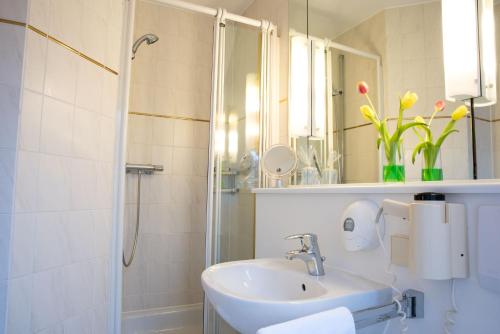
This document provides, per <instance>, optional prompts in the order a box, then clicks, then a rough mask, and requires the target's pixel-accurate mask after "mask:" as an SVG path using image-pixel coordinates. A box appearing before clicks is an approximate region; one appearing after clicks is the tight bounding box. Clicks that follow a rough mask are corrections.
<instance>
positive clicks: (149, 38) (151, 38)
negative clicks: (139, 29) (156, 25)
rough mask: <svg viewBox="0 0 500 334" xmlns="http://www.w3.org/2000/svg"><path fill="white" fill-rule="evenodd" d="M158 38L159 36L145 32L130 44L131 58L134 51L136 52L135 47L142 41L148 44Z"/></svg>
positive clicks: (137, 47) (133, 55)
mask: <svg viewBox="0 0 500 334" xmlns="http://www.w3.org/2000/svg"><path fill="white" fill-rule="evenodd" d="M158 40H159V38H158V36H156V35H155V34H146V35H142V36H141V37H139V38H138V39H137V40H136V41H135V42H134V45H133V46H132V59H134V58H135V53H136V52H137V49H139V47H140V46H141V44H142V43H144V42H146V43H147V44H148V45H149V44H153V43H156V42H157V41H158Z"/></svg>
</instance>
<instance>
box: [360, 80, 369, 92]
mask: <svg viewBox="0 0 500 334" xmlns="http://www.w3.org/2000/svg"><path fill="white" fill-rule="evenodd" d="M358 92H359V93H360V94H361V95H365V94H366V93H368V84H367V83H366V82H364V81H360V82H358Z"/></svg>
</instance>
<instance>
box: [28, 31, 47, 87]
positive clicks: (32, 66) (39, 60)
mask: <svg viewBox="0 0 500 334" xmlns="http://www.w3.org/2000/svg"><path fill="white" fill-rule="evenodd" d="M47 44H48V40H47V38H45V37H43V36H40V35H39V34H37V33H35V32H33V31H31V30H27V31H26V49H25V58H24V82H23V83H24V87H25V88H28V89H31V90H33V91H36V92H38V93H43V89H44V87H43V86H44V83H45V65H46V62H47Z"/></svg>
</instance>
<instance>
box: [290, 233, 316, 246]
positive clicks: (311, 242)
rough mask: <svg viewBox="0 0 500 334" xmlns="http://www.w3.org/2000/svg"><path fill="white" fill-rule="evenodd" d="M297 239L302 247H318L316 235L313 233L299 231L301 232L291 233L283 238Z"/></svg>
mask: <svg viewBox="0 0 500 334" xmlns="http://www.w3.org/2000/svg"><path fill="white" fill-rule="evenodd" d="M294 239H299V240H300V244H301V246H302V248H304V247H307V248H308V249H309V248H313V249H315V248H317V247H318V236H317V235H316V234H314V233H301V234H292V235H289V236H288V237H286V238H285V240H294Z"/></svg>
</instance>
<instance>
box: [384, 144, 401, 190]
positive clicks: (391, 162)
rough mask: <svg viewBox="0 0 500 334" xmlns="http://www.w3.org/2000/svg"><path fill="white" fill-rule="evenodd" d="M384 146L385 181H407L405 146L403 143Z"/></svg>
mask: <svg viewBox="0 0 500 334" xmlns="http://www.w3.org/2000/svg"><path fill="white" fill-rule="evenodd" d="M385 149H386V148H385V147H384V154H383V156H384V167H383V172H382V177H383V180H384V182H405V163H404V148H403V145H402V144H401V143H399V144H394V145H392V146H390V147H389V149H390V151H389V152H386V151H385Z"/></svg>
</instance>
